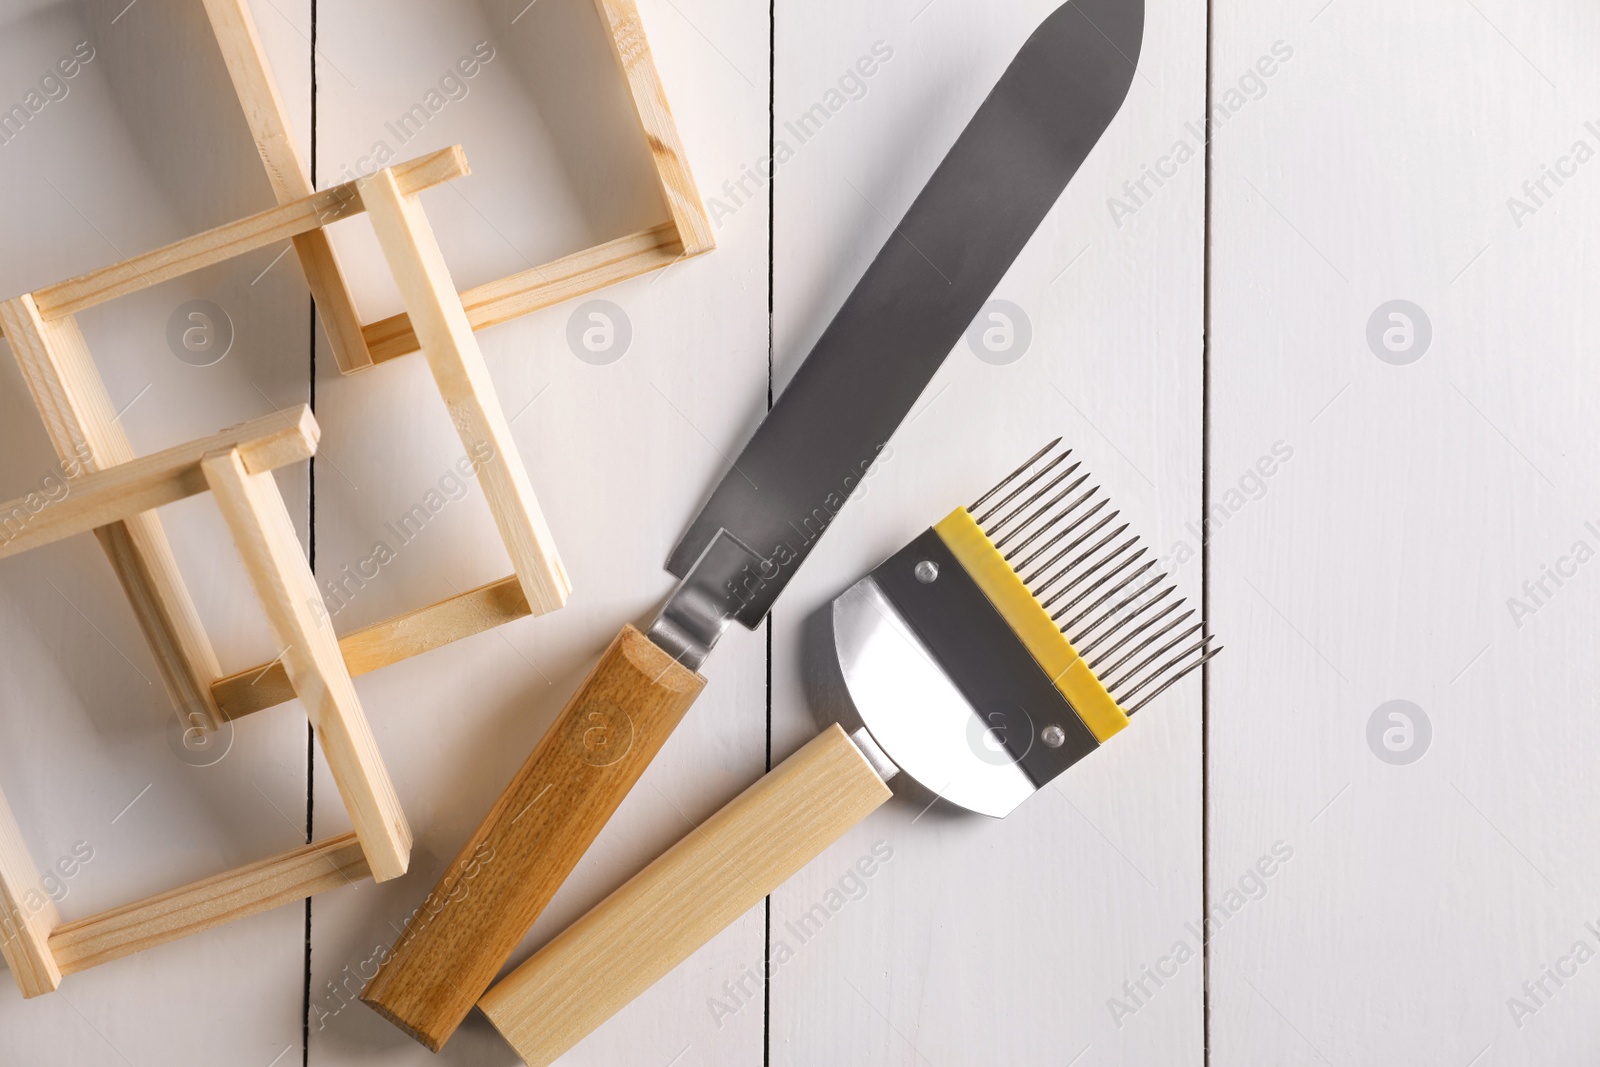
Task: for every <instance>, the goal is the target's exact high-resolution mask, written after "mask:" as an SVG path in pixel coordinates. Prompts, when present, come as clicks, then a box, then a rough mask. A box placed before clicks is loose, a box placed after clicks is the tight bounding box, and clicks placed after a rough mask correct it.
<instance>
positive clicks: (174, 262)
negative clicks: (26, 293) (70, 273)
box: [33, 145, 470, 319]
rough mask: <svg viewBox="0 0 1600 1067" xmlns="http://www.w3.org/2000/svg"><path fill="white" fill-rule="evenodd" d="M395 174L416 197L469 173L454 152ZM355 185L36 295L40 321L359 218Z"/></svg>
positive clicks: (399, 166)
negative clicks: (426, 190) (417, 194)
mask: <svg viewBox="0 0 1600 1067" xmlns="http://www.w3.org/2000/svg"><path fill="white" fill-rule="evenodd" d="M393 172H394V179H395V181H396V183H397V184H398V185H399V187H400V188H401V189H402V190H404V191H405V192H406V193H407V194H413V193H417V192H420V191H421V190H423V189H428V188H432V187H433V186H435V185H439V184H440V183H442V182H447V181H451V180H453V179H455V178H460V177H463V176H464V175H466V174H468V173H470V169H469V168H468V166H467V159H466V155H465V154H464V153H463V152H462V151H461V148H460V146H459V145H457V146H452V147H450V148H444V149H440V150H439V151H437V152H433V153H430V154H428V155H426V156H420V157H418V158H417V159H413V160H409V161H407V162H405V163H400V164H396V165H395V167H394V168H393ZM356 186H357V183H356V182H346V183H344V184H342V185H335V186H332V187H331V188H328V189H324V190H322V191H321V192H315V193H310V194H308V195H307V196H304V197H302V198H300V199H298V200H291V201H289V202H287V203H285V204H281V205H279V206H278V207H275V208H268V209H267V210H266V211H260V212H257V213H256V214H254V215H250V216H248V217H247V218H243V219H239V220H237V221H235V222H229V223H224V224H223V225H221V226H217V227H214V228H213V229H210V230H207V231H205V232H204V233H199V234H195V235H194V236H193V237H186V238H184V239H183V240H181V241H175V242H173V243H172V244H169V245H166V246H164V247H162V248H157V249H154V250H152V251H150V252H145V253H143V254H141V255H137V256H134V257H133V258H131V259H126V260H123V261H122V262H121V263H113V264H111V265H110V266H107V267H102V268H100V269H99V270H95V271H90V272H89V273H88V274H83V275H79V276H78V277H76V278H69V279H68V280H66V281H64V282H58V283H56V284H55V285H51V286H47V287H45V288H43V289H40V290H38V291H36V292H35V293H34V294H33V299H34V301H35V303H36V304H37V305H38V309H39V314H40V315H42V316H43V317H44V318H46V319H56V318H60V317H62V316H65V315H71V314H73V313H74V312H77V311H82V310H83V309H84V308H89V307H93V306H94V305H96V304H103V303H105V302H106V301H108V300H113V299H115V298H117V297H119V296H124V295H126V294H128V293H133V292H137V291H138V290H140V289H145V288H148V287H149V286H152V285H157V284H159V283H161V282H164V281H170V280H171V279H173V278H179V277H182V276H183V275H185V274H190V273H193V272H194V271H197V270H200V269H202V268H204V267H209V266H213V265H215V264H217V263H223V262H226V261H227V260H230V259H233V258H234V257H236V256H241V255H244V254H245V253H246V252H252V251H254V250H256V249H258V248H266V247H267V246H268V245H272V244H276V243H277V242H279V241H282V240H286V239H288V238H291V237H294V236H296V235H298V234H304V233H309V232H311V231H313V230H317V229H320V228H321V227H323V226H327V225H328V224H330V223H333V222H337V221H338V220H340V219H343V218H349V217H351V216H353V215H356V214H359V213H360V212H361V211H362V210H363V207H362V203H361V197H360V194H359V192H358V190H357V188H356Z"/></svg>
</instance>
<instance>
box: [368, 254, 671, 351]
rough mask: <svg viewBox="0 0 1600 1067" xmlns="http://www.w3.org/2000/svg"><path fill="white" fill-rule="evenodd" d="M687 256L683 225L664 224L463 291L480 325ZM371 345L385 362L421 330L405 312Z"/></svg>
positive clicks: (382, 324) (377, 329) (375, 328)
mask: <svg viewBox="0 0 1600 1067" xmlns="http://www.w3.org/2000/svg"><path fill="white" fill-rule="evenodd" d="M682 258H683V246H682V245H681V244H680V243H679V242H678V230H677V227H676V226H675V225H674V224H672V223H670V222H664V223H662V224H661V225H660V226H655V227H652V228H651V229H648V230H641V231H640V232H638V233H630V234H629V235H628V236H626V237H619V238H617V239H616V240H615V241H607V242H606V243H605V244H602V245H595V246H594V247H593V248H588V249H585V250H584V251H582V252H577V253H574V254H573V255H570V256H563V257H562V258H560V259H557V260H553V261H551V262H549V263H546V264H544V265H543V266H541V267H532V268H530V269H528V270H525V271H519V272H518V273H516V274H512V275H509V276H508V277H505V278H501V279H500V280H499V281H493V282H487V283H485V284H483V285H479V286H475V287H473V288H471V289H468V290H466V291H465V292H463V293H462V294H461V303H462V306H463V307H465V308H466V309H467V321H468V322H470V323H472V328H473V329H474V330H482V329H486V328H487V327H490V326H498V325H499V324H500V323H502V322H509V321H510V320H511V319H514V318H517V317H519V316H522V315H527V314H529V313H530V312H534V311H538V310H540V309H541V308H547V307H551V306H553V305H555V304H559V303H561V302H562V301H563V300H571V299H572V298H574V297H578V296H582V295H584V294H585V293H592V292H594V291H595V290H596V289H603V288H605V287H606V286H608V285H615V284H617V283H618V282H623V281H627V280H628V279H629V278H637V277H638V276H639V275H641V274H649V273H650V272H651V271H653V270H661V269H663V268H665V267H669V266H671V265H672V264H673V263H675V262H677V261H678V260H680V259H682ZM366 337H367V348H368V350H369V351H370V352H371V353H372V358H373V359H374V360H375V361H376V362H379V363H382V362H383V361H385V360H389V359H397V358H398V357H400V356H406V355H410V354H411V353H412V352H415V351H417V348H418V346H417V335H416V333H414V332H413V331H412V329H411V319H410V317H409V316H407V315H406V314H404V313H403V312H402V313H401V314H399V315H392V316H390V317H389V318H387V319H382V320H380V321H378V322H374V323H369V324H368V325H367V327H366Z"/></svg>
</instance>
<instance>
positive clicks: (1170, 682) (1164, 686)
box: [1128, 645, 1223, 715]
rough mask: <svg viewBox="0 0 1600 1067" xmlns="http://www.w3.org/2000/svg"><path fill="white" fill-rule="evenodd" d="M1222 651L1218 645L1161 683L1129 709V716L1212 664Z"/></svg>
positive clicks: (1221, 647)
mask: <svg viewBox="0 0 1600 1067" xmlns="http://www.w3.org/2000/svg"><path fill="white" fill-rule="evenodd" d="M1222 649H1223V646H1222V645H1218V646H1217V647H1216V648H1213V649H1212V650H1211V651H1209V652H1207V653H1206V654H1205V655H1204V656H1201V657H1200V658H1199V659H1197V660H1195V661H1194V662H1193V663H1191V664H1189V665H1188V666H1187V667H1185V668H1184V669H1183V670H1181V671H1179V672H1178V673H1177V674H1174V675H1173V676H1172V677H1171V678H1168V679H1167V680H1166V681H1165V682H1163V683H1161V686H1160V687H1159V688H1157V689H1156V691H1155V692H1153V693H1151V694H1149V695H1148V696H1146V697H1145V698H1144V699H1143V700H1141V701H1139V703H1137V704H1135V705H1134V706H1133V707H1131V708H1129V709H1128V714H1129V715H1132V714H1133V713H1134V712H1136V711H1138V710H1139V709H1140V708H1142V707H1144V706H1145V705H1146V704H1148V703H1150V702H1151V701H1152V700H1154V699H1155V698H1156V697H1158V696H1160V695H1161V694H1162V693H1165V692H1166V691H1167V690H1168V689H1171V688H1172V687H1173V686H1175V685H1177V684H1178V682H1179V681H1181V680H1182V679H1184V678H1185V677H1187V676H1188V675H1189V674H1191V673H1193V672H1194V671H1196V670H1198V669H1199V668H1201V667H1203V666H1205V665H1206V664H1207V663H1210V662H1211V660H1212V659H1213V658H1215V656H1216V654H1217V653H1218V652H1221V651H1222Z"/></svg>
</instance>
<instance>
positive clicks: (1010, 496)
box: [977, 448, 1072, 526]
mask: <svg viewBox="0 0 1600 1067" xmlns="http://www.w3.org/2000/svg"><path fill="white" fill-rule="evenodd" d="M1070 455H1072V449H1070V448H1069V449H1067V450H1066V451H1065V452H1063V453H1061V455H1059V456H1056V457H1054V458H1053V459H1051V460H1050V462H1048V463H1046V464H1045V465H1044V466H1042V467H1040V468H1039V469H1038V470H1036V471H1034V472H1033V473H1032V474H1030V475H1029V476H1028V477H1027V479H1025V480H1024V481H1023V483H1022V484H1021V485H1019V486H1017V487H1016V488H1015V489H1013V490H1011V492H1009V493H1007V494H1006V495H1005V496H1004V497H1003V498H1002V499H1001V501H1000V503H998V504H996V505H995V506H994V507H992V508H990V509H989V510H988V511H986V512H984V513H983V514H982V515H980V516H979V517H978V520H977V521H978V525H979V526H983V525H985V524H986V523H988V521H989V520H990V519H991V518H993V517H994V513H995V512H997V511H999V510H1000V509H1001V508H1003V507H1005V506H1006V505H1007V504H1009V503H1011V502H1012V501H1013V500H1015V499H1016V498H1017V497H1018V496H1020V495H1021V494H1023V493H1025V492H1027V491H1028V489H1029V487H1030V486H1032V485H1033V483H1035V482H1037V481H1038V480H1039V479H1040V478H1043V477H1044V476H1045V475H1047V474H1049V473H1050V472H1051V471H1053V470H1055V469H1056V468H1057V467H1058V466H1060V465H1061V464H1062V463H1063V462H1064V461H1065V460H1066V458H1067V457H1068V456H1070ZM1024 469H1026V468H1024ZM1012 477H1013V478H1014V477H1016V475H1012ZM1007 480H1008V481H1009V480H1010V479H1007Z"/></svg>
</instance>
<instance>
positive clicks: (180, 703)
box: [0, 295, 222, 727]
mask: <svg viewBox="0 0 1600 1067" xmlns="http://www.w3.org/2000/svg"><path fill="white" fill-rule="evenodd" d="M0 330H3V331H4V333H5V336H6V339H7V340H8V341H10V342H11V354H12V355H13V356H14V357H15V358H16V361H17V365H18V366H19V367H21V368H22V376H23V379H24V380H25V381H26V382H27V383H28V391H29V392H30V393H31V394H32V395H33V403H34V406H35V407H37V408H38V409H39V414H40V416H41V417H42V418H43V419H44V427H45V430H46V432H47V433H49V435H50V443H51V444H52V445H53V446H54V447H55V450H56V455H57V456H58V457H59V458H60V459H61V462H62V464H63V467H64V469H65V470H66V471H67V473H68V474H69V475H71V476H74V477H75V476H77V475H79V474H81V473H82V472H85V471H94V470H99V469H102V468H104V467H109V466H112V465H114V464H118V463H126V462H128V461H129V460H131V459H133V458H134V454H133V446H132V445H131V444H129V442H128V435H127V434H126V433H124V432H123V429H122V426H121V424H120V423H118V422H117V415H116V411H115V409H114V408H113V407H112V405H111V398H110V397H109V396H107V395H106V387H105V383H104V382H103V381H102V380H101V378H100V373H99V371H98V370H96V368H95V365H94V359H93V358H92V357H91V356H90V355H89V349H88V346H87V345H85V344H84V341H83V334H82V333H81V332H80V331H79V330H78V324H77V322H76V321H75V320H74V319H72V318H70V317H67V318H62V319H58V320H56V321H54V322H46V321H45V320H44V318H43V316H42V315H41V314H40V312H39V309H38V307H37V305H36V304H35V301H34V299H33V297H31V296H27V295H24V296H19V297H16V298H15V299H12V300H7V301H4V302H0ZM96 536H98V537H99V539H100V544H101V547H102V548H103V549H104V550H105V553H106V556H107V558H109V559H110V560H111V566H112V568H113V569H114V570H115V571H116V573H117V577H118V579H119V580H120V581H121V582H122V588H123V591H124V592H125V593H126V594H127V597H128V602H129V604H131V605H132V607H133V612H134V615H135V616H136V617H137V619H138V621H139V628H140V629H141V630H143V631H144V636H145V640H146V641H147V642H148V643H149V645H150V651H151V653H152V655H153V656H154V657H155V661H156V667H157V669H158V670H159V671H160V672H161V680H162V683H163V684H164V685H165V686H166V688H167V694H168V695H169V696H170V697H171V699H172V703H173V706H174V707H175V708H176V709H177V710H178V712H179V713H180V715H181V716H182V717H183V720H184V721H185V722H204V723H205V724H207V725H209V726H213V727H214V726H217V725H220V723H221V721H222V720H221V716H220V715H219V714H218V712H217V707H216V704H214V703H213V702H212V700H211V683H212V682H213V681H215V680H216V679H217V678H218V677H219V676H220V675H221V674H222V668H221V666H220V665H218V663H217V655H216V653H215V652H214V651H212V648H211V640H210V638H208V637H207V636H206V633H205V630H204V628H203V627H202V626H201V624H200V615H199V612H197V611H196V610H195V606H194V601H193V600H192V599H191V598H190V596H189V591H188V590H187V589H186V588H185V587H184V584H183V578H182V576H181V575H180V574H179V572H178V563H177V560H176V559H174V558H173V555H172V546H171V545H170V544H169V543H168V542H167V535H166V532H165V531H164V530H162V528H161V523H160V520H158V519H157V518H156V516H155V515H154V514H152V513H150V512H143V513H141V514H139V515H135V516H133V517H131V518H128V519H125V520H123V521H122V522H118V523H112V524H111V525H109V526H103V527H101V528H100V529H99V530H97V531H96ZM197 717H198V718H197Z"/></svg>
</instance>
